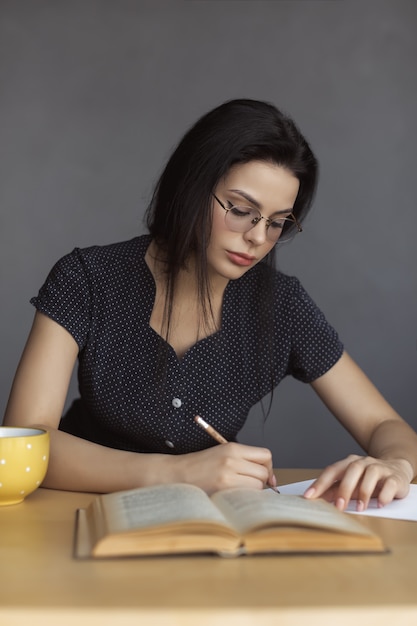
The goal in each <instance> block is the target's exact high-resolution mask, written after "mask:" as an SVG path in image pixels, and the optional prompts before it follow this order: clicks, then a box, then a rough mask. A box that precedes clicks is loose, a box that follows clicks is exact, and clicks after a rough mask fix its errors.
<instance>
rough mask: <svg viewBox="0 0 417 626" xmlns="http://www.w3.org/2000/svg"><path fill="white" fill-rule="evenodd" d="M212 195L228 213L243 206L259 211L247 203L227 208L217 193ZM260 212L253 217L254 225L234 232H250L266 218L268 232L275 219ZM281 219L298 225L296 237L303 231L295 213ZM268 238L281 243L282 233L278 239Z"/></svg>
mask: <svg viewBox="0 0 417 626" xmlns="http://www.w3.org/2000/svg"><path fill="white" fill-rule="evenodd" d="M212 196H213V198H214V199H215V200H217V202H218V203H219V204H220V206H221V207H222V209H223V210H224V211H226V214H227V213H229V211H231V210H232V209H234V208H242V209H243V208H247V209H250V210H251V211H253V210H256V211H258V209H254V207H249V206H245V205H243V204H242V205H239V204H233V205H232V206H231V207H230V208H227V207H226V206H224V204H223V202H222V201H221V200H219V198H218V197H217V196H216V194H214V193H213V194H212ZM258 213H259V217H254V218H253V220H252V222H251V224H252V225H251V226H250V228H248V229H247V230H238V231H232V232H241V233H248V232H249V231H250V230H252V228H255V226H256V225H257V224H259V222H260V221H261V220H265V225H266V231H267V233H268V228H269V227H270V225H271V224H272V222H274V221H275V220H274V219H271V218H270V217H264V216H263V215H261V213H260V211H258ZM279 219H280V220H284V221H286V222H291V223H292V224H295V225H296V227H297V231H296V232H295V233H294V235H293V236H294V237H295V235H297V234H298V233H302V232H303V229H302V228H301V224H300V223H299V221H298V220H297V218H296V217H295V215H294V213H290V214H289V215H287V216H286V217H280V218H279ZM268 239H269V240H270V241H275V243H279V241H280V239H281V235H280V236H279V237H278V239H276V240H275V239H274V240H271V239H270V238H269V237H268ZM286 241H288V240H287V239H284V240H283V241H282V243H285V242H286Z"/></svg>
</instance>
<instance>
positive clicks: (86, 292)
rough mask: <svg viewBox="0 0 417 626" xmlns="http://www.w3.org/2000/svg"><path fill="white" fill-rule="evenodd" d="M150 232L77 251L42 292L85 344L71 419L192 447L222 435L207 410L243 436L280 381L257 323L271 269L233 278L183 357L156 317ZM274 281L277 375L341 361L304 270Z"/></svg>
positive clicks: (116, 439)
mask: <svg viewBox="0 0 417 626" xmlns="http://www.w3.org/2000/svg"><path fill="white" fill-rule="evenodd" d="M149 242H150V238H149V236H146V235H145V236H142V237H136V238H134V239H132V240H130V241H127V242H122V243H117V244H112V245H108V246H94V247H91V248H86V249H82V250H81V249H75V250H74V251H73V252H72V253H70V254H68V255H66V256H65V257H63V258H62V259H61V260H60V261H58V263H57V264H56V265H55V267H54V268H53V269H52V271H51V272H50V274H49V276H48V278H47V280H46V282H45V284H44V285H43V286H42V288H41V289H40V291H39V295H38V296H37V297H36V298H32V300H31V302H32V304H34V305H35V307H36V308H37V309H38V310H39V311H41V312H42V313H44V314H45V315H47V316H49V317H50V318H52V319H53V320H55V321H56V322H57V323H58V324H60V325H62V326H63V327H64V328H66V329H67V330H68V332H70V333H71V335H72V336H73V337H74V339H75V341H76V342H77V344H78V346H79V366H78V380H79V391H80V398H79V399H78V400H76V401H75V402H74V404H73V405H72V407H71V408H70V410H69V411H68V413H67V414H66V415H65V416H64V418H63V419H62V421H61V426H60V428H61V429H62V430H65V431H67V432H71V433H72V434H75V435H77V436H80V437H83V438H86V439H89V440H91V441H95V442H97V443H101V444H102V445H106V446H110V447H114V448H120V449H125V450H134V451H137V452H163V453H171V454H182V453H186V452H191V451H195V450H201V449H203V448H207V447H209V446H212V445H215V442H214V441H213V440H212V439H211V437H210V436H209V435H207V434H206V433H205V432H204V431H203V430H202V429H201V428H200V427H199V426H197V425H196V424H195V422H194V416H195V415H197V414H198V415H201V416H202V417H203V418H204V419H206V420H207V421H209V422H210V423H211V424H212V425H213V426H214V427H215V428H216V429H217V430H218V431H219V432H220V433H221V434H222V435H223V436H224V437H226V439H228V440H234V439H236V435H237V433H238V432H239V430H240V429H241V428H242V426H243V424H244V422H245V420H246V418H247V415H248V412H249V410H250V408H251V407H252V406H253V405H254V404H256V403H257V402H258V401H259V400H260V399H261V398H263V397H264V396H265V395H266V394H267V393H268V392H269V391H270V386H271V364H270V363H269V362H268V359H267V358H262V356H261V358H260V357H259V354H258V353H259V348H258V349H257V346H256V332H254V329H255V328H256V325H257V324H259V323H260V321H259V320H258V316H259V310H258V308H259V297H258V296H256V297H255V294H256V286H257V283H258V281H259V272H260V271H265V270H264V269H262V267H261V266H260V265H257V266H255V267H254V268H252V269H251V270H249V271H248V272H247V273H246V274H245V275H244V276H242V278H240V279H238V280H235V281H230V282H229V284H228V286H227V288H226V291H225V294H224V302H223V312H222V327H221V330H220V331H218V332H217V333H215V334H214V335H211V336H209V337H207V338H205V339H202V340H201V341H199V342H198V343H197V344H195V345H194V346H193V347H192V348H191V349H190V350H188V352H186V354H185V356H184V357H183V358H182V359H181V360H179V359H178V358H177V355H176V353H175V352H174V350H173V349H172V348H171V346H169V345H168V344H167V343H166V342H165V341H164V340H163V339H162V338H161V337H160V336H159V335H158V334H157V333H156V332H155V331H154V330H153V329H152V328H151V327H150V326H149V319H150V316H151V313H152V308H153V303H154V298H155V284H154V280H153V277H152V274H151V272H150V270H149V268H148V266H147V264H146V263H145V258H144V257H145V253H146V250H147V247H148V245H149ZM274 281H275V282H274V289H275V291H274V307H275V318H274V320H275V323H274V332H273V333H272V334H271V337H270V342H272V344H271V345H269V346H267V348H272V349H271V350H270V351H269V353H270V354H271V355H272V359H273V367H272V372H273V383H274V385H277V384H278V383H279V382H280V381H281V380H282V378H284V377H285V376H287V375H292V376H294V377H295V378H297V379H299V380H301V381H304V382H310V381H312V380H314V379H315V378H318V377H319V376H321V375H322V374H324V373H325V372H326V371H327V370H328V369H330V367H332V366H333V365H334V364H335V363H336V362H337V361H338V359H339V358H340V356H341V354H342V351H343V346H342V344H341V342H340V340H339V338H338V336H337V334H336V332H335V331H334V329H333V328H332V327H331V326H330V325H329V324H328V322H327V321H326V319H325V318H324V316H323V314H322V313H321V312H320V311H319V309H318V308H317V307H316V305H315V304H314V303H313V301H312V300H311V298H310V297H309V296H308V294H307V293H306V292H305V291H304V289H303V288H302V286H301V285H300V283H299V281H298V280H297V279H296V278H293V277H288V276H285V275H284V274H281V273H280V272H276V276H275V278H274ZM161 350H162V351H163V353H164V354H166V359H167V361H166V368H165V376H164V377H161V358H160V356H161ZM162 381H163V382H162Z"/></svg>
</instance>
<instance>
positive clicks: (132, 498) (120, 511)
mask: <svg viewBox="0 0 417 626" xmlns="http://www.w3.org/2000/svg"><path fill="white" fill-rule="evenodd" d="M99 502H100V504H101V508H102V511H103V512H104V516H105V522H106V524H105V525H106V531H107V532H121V531H124V530H132V529H135V528H137V529H144V528H149V527H155V526H159V525H163V524H173V523H179V522H183V521H189V520H196V521H197V520H204V521H210V522H217V523H220V524H227V522H226V519H225V518H224V516H223V515H222V514H221V512H220V511H219V510H218V509H217V508H216V507H215V506H214V505H213V503H212V502H211V500H210V498H209V497H208V496H207V495H206V493H205V492H204V491H203V490H202V489H199V488H198V487H195V486H193V485H186V484H171V485H158V486H156V487H144V488H142V489H131V490H129V491H121V492H118V493H113V494H106V495H103V496H100V498H99Z"/></svg>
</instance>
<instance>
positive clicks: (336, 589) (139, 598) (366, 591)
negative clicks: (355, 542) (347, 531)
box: [0, 470, 417, 626]
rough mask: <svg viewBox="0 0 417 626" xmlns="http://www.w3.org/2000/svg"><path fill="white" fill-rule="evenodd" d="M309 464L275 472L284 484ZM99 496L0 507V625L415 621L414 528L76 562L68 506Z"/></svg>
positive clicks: (47, 497) (392, 524) (374, 522)
mask: <svg viewBox="0 0 417 626" xmlns="http://www.w3.org/2000/svg"><path fill="white" fill-rule="evenodd" d="M316 474H317V472H316V471H315V470H279V471H277V476H278V481H279V483H280V484H285V483H289V482H293V481H298V480H304V479H307V478H312V477H314V476H315V475H316ZM93 497H94V496H93V495H91V494H85V493H70V492H63V491H53V490H48V489H42V488H41V489H38V490H37V491H36V492H35V493H33V494H32V495H31V496H29V497H28V498H27V500H26V501H25V502H23V503H22V504H19V505H15V506H9V507H0V559H1V560H0V624H1V625H2V626H9V625H11V626H15V625H17V624H19V625H20V624H30V625H31V626H37V625H38V624H39V625H42V626H49V625H50V624H54V625H56V626H66V625H67V624H77V625H79V626H81V625H83V624H89V625H90V626H91V624H100V626H107V625H108V624H117V625H118V626H123V625H125V624H127V625H130V624H139V623H140V624H142V625H147V624H157V625H163V626H165V625H168V624H169V625H170V626H172V625H177V624H181V626H188V625H191V624H192V625H193V626H195V625H196V624H197V625H198V626H206V625H212V624H225V625H226V626H235V625H239V626H246V625H247V624H256V626H258V625H259V626H262V625H264V624H265V625H272V624H274V626H275V625H277V624H279V626H293V625H294V624H297V625H298V624H308V626H315V625H316V624H317V626H318V625H320V626H327V625H328V624H332V626H343V625H344V624H349V625H350V624H353V623H354V624H355V626H358V625H360V624H366V625H367V626H373V625H375V626H376V625H377V626H382V625H385V624H390V626H392V623H394V621H395V623H396V624H398V625H399V626H408V625H410V626H411V625H412V626H416V625H417V523H416V522H405V521H398V520H388V519H382V518H371V517H362V518H361V519H362V521H363V522H364V523H365V524H367V525H369V526H370V527H371V528H373V529H374V530H376V531H377V532H378V533H379V534H380V535H381V536H382V537H383V539H384V540H385V542H386V544H387V545H388V546H389V548H390V550H391V551H390V553H389V554H383V555H359V556H357V555H343V556H335V555H329V556H325V555H322V556H288V555H286V556H285V555H283V556H259V557H256V556H255V557H240V558H237V559H224V558H220V557H216V556H204V557H201V556H196V557H157V558H134V559H117V560H106V561H93V560H87V561H77V560H74V559H73V557H72V541H73V531H74V517H75V511H76V509H77V508H79V507H85V506H86V505H87V504H88V503H89V502H90V501H91V499H92V498H93Z"/></svg>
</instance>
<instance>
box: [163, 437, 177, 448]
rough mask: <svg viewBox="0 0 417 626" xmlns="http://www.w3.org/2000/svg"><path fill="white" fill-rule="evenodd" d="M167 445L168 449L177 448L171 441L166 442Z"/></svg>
mask: <svg viewBox="0 0 417 626" xmlns="http://www.w3.org/2000/svg"><path fill="white" fill-rule="evenodd" d="M165 445H167V446H168V448H175V446H174V444H173V443H172V441H169V439H167V440H166V441H165Z"/></svg>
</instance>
